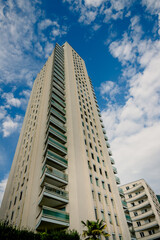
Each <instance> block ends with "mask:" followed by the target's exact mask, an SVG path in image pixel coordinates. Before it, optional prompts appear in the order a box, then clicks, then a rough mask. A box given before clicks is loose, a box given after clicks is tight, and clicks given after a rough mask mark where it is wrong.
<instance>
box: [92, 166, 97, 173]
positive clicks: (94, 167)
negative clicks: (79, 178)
mask: <svg viewBox="0 0 160 240" xmlns="http://www.w3.org/2000/svg"><path fill="white" fill-rule="evenodd" d="M93 169H94V171H95V172H96V171H97V170H96V166H95V165H94V164H93Z"/></svg>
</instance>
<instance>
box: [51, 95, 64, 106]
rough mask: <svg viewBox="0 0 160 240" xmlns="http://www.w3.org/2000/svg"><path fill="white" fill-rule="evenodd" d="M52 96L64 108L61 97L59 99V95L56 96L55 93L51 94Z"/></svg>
mask: <svg viewBox="0 0 160 240" xmlns="http://www.w3.org/2000/svg"><path fill="white" fill-rule="evenodd" d="M52 98H53V99H54V100H55V101H57V102H58V103H59V104H60V105H61V106H62V107H64V108H65V107H66V104H65V102H64V101H63V100H62V99H60V98H59V97H57V96H56V95H55V94H52Z"/></svg>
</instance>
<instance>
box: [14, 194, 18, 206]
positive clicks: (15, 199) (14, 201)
mask: <svg viewBox="0 0 160 240" xmlns="http://www.w3.org/2000/svg"><path fill="white" fill-rule="evenodd" d="M16 201H17V196H16V197H15V199H14V205H15V204H16Z"/></svg>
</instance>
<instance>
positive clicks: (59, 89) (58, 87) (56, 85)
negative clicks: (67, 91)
mask: <svg viewBox="0 0 160 240" xmlns="http://www.w3.org/2000/svg"><path fill="white" fill-rule="evenodd" d="M52 86H53V89H54V88H56V89H57V90H58V91H60V93H61V94H63V95H64V90H63V89H62V88H61V87H60V86H59V85H58V84H57V83H56V82H53V84H52Z"/></svg>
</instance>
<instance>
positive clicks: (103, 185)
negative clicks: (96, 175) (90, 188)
mask: <svg viewBox="0 0 160 240" xmlns="http://www.w3.org/2000/svg"><path fill="white" fill-rule="evenodd" d="M102 187H103V189H105V184H104V181H102Z"/></svg>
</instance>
